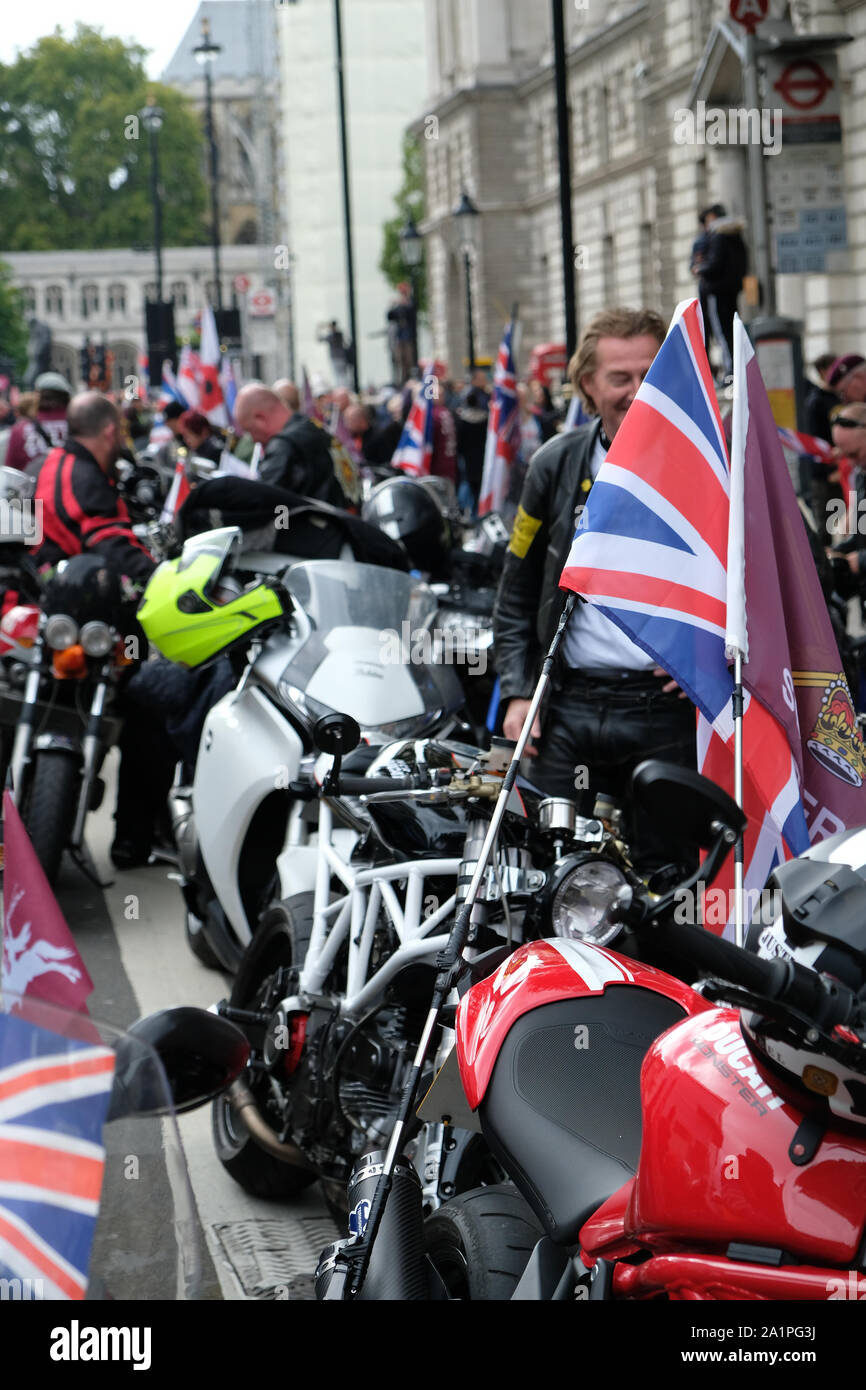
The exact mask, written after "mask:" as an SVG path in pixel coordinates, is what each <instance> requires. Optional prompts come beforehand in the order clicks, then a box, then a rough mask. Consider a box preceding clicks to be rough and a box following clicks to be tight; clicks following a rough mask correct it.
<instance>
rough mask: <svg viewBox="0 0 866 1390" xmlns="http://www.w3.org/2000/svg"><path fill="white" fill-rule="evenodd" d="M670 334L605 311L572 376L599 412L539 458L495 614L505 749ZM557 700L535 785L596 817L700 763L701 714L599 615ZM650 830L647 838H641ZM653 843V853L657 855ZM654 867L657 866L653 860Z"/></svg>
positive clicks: (573, 633) (580, 635)
mask: <svg viewBox="0 0 866 1390" xmlns="http://www.w3.org/2000/svg"><path fill="white" fill-rule="evenodd" d="M665 331H666V326H665V323H664V321H663V320H662V319H661V318H660V317H659V315H658V314H656V313H653V312H652V311H651V310H648V309H621V308H617V309H606V310H603V311H602V312H601V313H599V314H596V316H595V317H594V318H593V319H592V320H591V321H590V323H589V324H588V325H587V327H586V330H585V332H584V334H583V336H582V338H581V341H580V344H579V345H578V349H577V352H576V353H575V355H574V357H573V358H572V360H571V362H570V363H569V377H570V379H571V383H572V386H573V388H574V390H576V391H578V392H579V393H580V395H581V397H582V399H583V401H584V403H585V405H586V406H587V407H588V408H589V409H590V410H591V411H593V412H594V414H595V419H594V420H592V421H590V423H589V424H586V425H582V426H581V427H580V428H579V429H577V430H573V431H570V432H569V433H567V434H559V435H556V436H555V437H554V438H553V439H550V440H548V442H547V443H546V444H544V445H542V447H541V448H540V449H539V450H538V452H537V453H536V454H535V455H534V457H533V459H532V463H531V465H530V468H529V472H528V474H527V476H526V481H525V483H524V485H523V492H522V494H521V497H520V505H519V507H518V509H517V516H516V518H515V521H514V527H513V530H512V534H511V540H510V542H509V546H508V551H507V552H506V557H505V564H504V568H503V572H502V579H501V582H500V585H499V592H498V594H497V599H496V610H495V613H494V633H495V654H496V668H497V672H498V674H499V678H500V682H501V699H502V705H503V708H504V710H505V715H504V721H503V729H504V733H505V736H506V738H510V739H516V738H517V737H518V735H519V733H520V730H521V728H522V727H523V721H524V719H525V717H526V713H527V711H528V709H529V704H530V700H531V696H532V692H533V690H534V688H535V685H536V682H537V680H538V675H539V672H540V668H541V663H542V661H543V659H544V656H545V654H546V652H547V649H548V647H549V646H550V642H551V640H552V638H553V634H554V632H555V631H556V627H557V624H558V622H559V618H560V615H561V613H562V608H563V605H564V602H565V595H564V593H563V592H562V591H561V590H560V588H559V580H560V577H561V575H562V571H563V568H564V566H565V562H566V559H567V557H568V553H569V550H570V547H571V542H572V539H573V537H574V532H575V529H576V526H577V523H578V521H579V518H580V515H581V513H582V510H583V506H584V504H585V503H586V500H587V496H588V494H589V490H590V488H591V487H592V484H593V481H594V479H595V477H596V475H597V474H598V471H599V469H600V468H601V465H602V463H603V462H604V459H605V456H606V454H607V451H608V449H609V448H610V445H611V442H612V440H613V439H614V437H615V435H616V432H617V430H618V429H619V427H620V425H621V424H622V422H623V420H624V419H625V416H626V412H627V411H628V409H629V406H630V405H631V403H632V401H633V400H634V398H635V396H636V394H637V392H638V389H639V387H640V385H641V382H642V381H643V379H644V377H645V376H646V374H647V372H648V371H649V368H650V365H651V363H652V361H653V358H654V357H655V355H656V353H657V352H658V350H659V347H660V346H661V344H662V342H663V341H664V337H665ZM552 688H553V693H552V696H551V699H550V702H549V705H548V707H547V710H546V712H545V715H544V718H543V721H542V720H536V722H535V725H534V727H533V729H532V739H534V740H536V743H533V742H532V741H530V743H529V744H528V746H527V753H528V755H529V756H530V757H535V758H536V762H535V764H534V766H533V770H532V779H533V781H534V782H535V783H536V784H537V785H538V786H539V787H540V788H542V790H544V791H546V792H547V793H548V794H549V795H551V796H562V797H569V798H570V799H572V800H575V801H577V802H578V804H579V809H580V811H581V813H582V814H591V813H592V807H593V803H594V798H595V794H596V793H598V792H608V793H611V794H612V795H614V796H615V797H616V798H617V799H618V800H620V802H622V801H623V800H624V797H625V795H626V793H627V790H628V782H629V777H630V774H631V772H632V770H633V769H634V767H635V766H636V765H637V763H639V762H640V761H642V759H643V758H647V757H653V756H655V757H662V758H668V759H671V760H672V761H675V762H681V763H691V764H692V765H693V764H694V757H695V752H694V750H695V733H694V717H695V716H694V709H693V707H692V706H691V704H689V703H688V701H687V700H686V699H685V697H682V695H681V692H680V691H679V690H678V689H677V687H676V685H675V683H674V682H673V681H672V680H671V679H670V678H669V676H667V675H666V673H665V672H663V671H661V670H660V669H659V668H658V667H656V665H655V663H654V661H653V660H652V658H651V657H649V656H647V654H646V652H644V651H643V650H642V649H641V648H640V647H638V646H636V645H635V644H634V643H633V642H632V641H631V640H630V639H629V638H628V637H626V635H625V633H624V632H622V630H621V629H620V628H618V627H617V626H616V625H615V624H614V623H612V622H611V621H610V619H608V618H607V617H605V615H604V614H603V613H601V612H600V611H599V610H598V609H597V608H594V607H592V606H591V605H590V604H579V605H578V607H577V608H576V609H575V611H574V613H573V614H572V617H571V619H570V622H569V625H568V628H567V630H566V635H565V638H564V640H563V643H562V645H561V647H560V658H559V662H558V665H557V668H556V670H555V672H554V676H553V680H552ZM642 829H644V828H643V827H642ZM651 839H652V837H651V835H650V834H648V833H647V834H645V835H644V837H643V843H644V849H645V850H646V851H647V852H648V853H650V852H651V851H652V850H653V848H654V847H653V846H652V845H651ZM650 857H654V856H653V855H652V854H651V853H650Z"/></svg>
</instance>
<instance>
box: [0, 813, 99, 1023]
mask: <svg viewBox="0 0 866 1390" xmlns="http://www.w3.org/2000/svg"><path fill="white" fill-rule="evenodd" d="M3 829H4V844H3V856H4V859H3V968H2V985H3V988H4V989H7V990H10V991H11V992H12V993H13V994H20V995H27V996H28V997H29V998H38V999H43V1000H44V1001H45V1002H46V1003H47V1004H54V1005H55V1006H57V1007H58V1008H62V1009H67V1010H69V1012H70V1013H84V1014H86V1013H87V1004H86V1000H87V997H88V995H90V994H91V993H92V992H93V981H92V980H91V978H90V976H89V975H88V973H87V969H86V967H85V964H84V961H83V960H82V959H81V956H80V955H79V954H78V948H77V946H76V945H75V942H74V940H73V938H72V933H71V932H70V930H69V928H68V926H67V925H66V921H65V919H64V916H63V913H62V912H61V911H60V907H59V906H58V903H57V899H56V898H55V896H54V894H53V893H52V891H51V887H50V885H49V883H48V879H47V878H46V877H45V873H44V870H43V868H42V865H41V864H40V863H39V860H38V859H37V857H36V851H35V850H34V848H33V846H32V844H31V843H30V837H29V836H28V834H27V831H26V830H25V829H24V825H23V823H22V821H21V817H20V815H19V814H18V810H17V808H16V806H15V802H14V801H13V800H12V797H11V795H10V794H9V792H8V791H7V792H4V793H3Z"/></svg>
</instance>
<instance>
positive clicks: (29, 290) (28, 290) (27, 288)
mask: <svg viewBox="0 0 866 1390" xmlns="http://www.w3.org/2000/svg"><path fill="white" fill-rule="evenodd" d="M21 307H22V309H23V310H24V312H25V314H35V313H36V291H35V290H34V288H33V286H32V285H23V286H22V288H21Z"/></svg>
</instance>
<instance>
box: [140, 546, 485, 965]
mask: <svg viewBox="0 0 866 1390" xmlns="http://www.w3.org/2000/svg"><path fill="white" fill-rule="evenodd" d="M240 547H241V533H240V531H239V530H238V529H237V528H225V529H224V530H223V531H217V532H210V533H207V534H206V535H204V536H197V537H195V538H194V539H193V540H191V541H188V542H187V544H186V546H185V547H184V551H183V555H182V556H181V558H180V560H179V561H174V562H169V563H170V565H172V566H173V567H174V573H176V574H177V587H178V590H180V589H181V588H182V587H183V582H185V576H186V574H187V573H191V572H192V570H191V569H190V566H191V565H192V564H193V563H194V562H195V561H196V559H197V558H198V557H200V556H201V555H202V554H203V553H204V552H205V551H207V553H209V554H210V555H211V556H214V557H220V558H215V559H214V562H213V567H212V568H213V573H212V577H211V580H210V581H209V585H208V587H207V590H206V591H205V592H204V594H203V596H200V595H196V596H195V602H193V603H192V604H187V606H186V607H184V597H185V596H184V595H181V596H180V601H179V611H178V612H177V614H176V618H175V622H178V621H180V622H181V623H182V622H183V621H184V614H188V616H187V617H186V619H185V621H186V622H187V623H188V624H189V630H190V632H191V633H192V634H195V633H196V632H197V631H198V630H200V628H201V625H202V624H203V623H206V622H210V621H211V620H212V621H213V622H215V623H220V624H221V625H222V628H223V629H224V631H225V637H224V641H225V648H228V647H229V646H230V645H235V646H236V647H237V645H238V638H237V636H236V632H235V629H234V628H233V626H232V621H231V617H232V613H233V612H235V611H237V612H239V613H241V614H242V613H243V612H244V611H245V606H249V607H252V605H251V604H250V596H251V595H253V596H255V595H257V594H259V593H260V592H261V590H262V588H263V587H264V586H270V587H271V589H275V590H279V592H280V593H281V594H282V595H283V614H282V615H281V616H280V617H279V618H277V619H271V620H269V621H267V622H265V623H262V624H261V625H260V626H259V627H258V628H257V629H256V630H255V631H252V632H250V631H249V630H247V631H246V632H245V635H244V644H245V647H246V661H245V665H244V667H243V671H242V674H241V676H240V680H239V682H238V684H237V687H236V688H235V689H234V690H232V691H230V692H229V693H228V694H227V695H225V696H224V697H223V698H222V699H221V700H219V702H218V703H217V704H215V705H214V706H213V708H212V709H211V710H210V711H209V712H208V714H207V716H206V718H205V721H204V726H203V730H202V735H201V741H200V744H199V750H198V757H197V760H196V765H195V777H194V781H193V784H192V786H191V787H182V786H181V787H177V788H175V790H174V791H173V793H172V795H171V798H170V806H171V811H172V821H173V825H174V831H175V839H176V843H177V847H178V854H179V866H180V874H179V876H178V878H179V882H180V885H181V888H182V891H183V894H184V898H185V901H186V929H187V937H188V941H189V944H190V946H191V948H192V950H193V951H194V953H195V954H196V955H197V956H198V957H199V959H201V960H202V961H203V962H204V963H205V964H207V965H210V966H213V967H216V968H223V969H226V970H228V971H230V972H234V971H235V970H236V969H237V967H238V964H239V962H240V959H241V956H242V954H243V952H244V949H245V948H246V946H247V945H248V944H249V942H250V940H251V939H252V936H253V932H254V930H255V927H256V923H257V921H258V918H259V915H260V913H261V911H262V909H263V908H264V907H265V905H266V904H267V903H268V902H269V901H270V900H271V899H272V898H275V897H276V898H282V897H285V896H287V895H288V893H290V892H296V891H298V890H297V887H296V886H295V885H296V879H295V878H294V877H293V874H294V865H295V863H296V861H297V862H300V859H301V856H300V851H301V850H302V848H303V847H304V846H305V845H307V844H308V843H309V842H310V840H311V838H312V839H313V840H314V839H315V835H316V831H317V816H318V807H317V806H313V805H311V803H310V802H309V800H308V799H304V797H302V796H299V795H298V794H297V793H298V786H299V780H300V779H303V778H304V777H306V775H307V773H308V772H309V770H310V769H311V768H312V766H313V764H314V763H315V760H316V756H317V754H316V751H315V747H314V741H313V729H314V726H315V725H316V723H317V722H318V721H319V720H320V719H321V718H322V717H323V716H324V715H327V714H332V713H335V712H337V711H339V710H341V709H343V710H349V711H351V712H352V715H353V717H354V718H355V719H356V720H357V723H358V724H359V726H360V729H361V736H362V740H363V742H362V744H361V746H360V747H359V749H358V750H357V752H356V753H355V754H353V757H352V768H353V769H354V770H357V771H360V772H362V771H363V769H364V767H365V766H366V765H367V763H368V762H369V761H370V760H371V759H372V757H373V756H374V752H375V749H376V748H377V747H378V746H381V745H383V744H385V743H388V742H393V740H395V739H398V738H421V737H423V736H428V735H430V734H433V733H437V734H442V735H445V734H447V733H449V732H451V731H458V732H460V731H462V728H463V726H462V725H461V722H460V719H459V711H460V708H461V706H462V704H463V693H462V690H461V686H460V683H459V681H458V679H457V677H456V675H455V672H454V670H453V668H452V667H450V666H446V665H438V664H433V663H427V664H421V663H419V662H417V661H413V660H412V659H411V656H412V652H411V644H410V643H408V642H405V641H404V637H405V634H406V633H407V632H411V633H413V634H417V633H419V632H424V631H429V629H430V627H431V625H432V623H433V621H434V619H435V615H436V612H437V602H436V598H435V596H434V594H433V593H432V592H431V590H430V589H429V588H428V586H427V585H425V584H423V583H419V582H418V581H416V580H414V579H413V578H412V577H411V576H409V575H407V574H402V573H400V572H398V571H396V570H390V569H385V568H381V567H378V566H374V565H364V564H359V563H357V562H355V561H344V560H311V561H304V562H300V563H299V562H297V561H294V560H292V559H291V557H287V556H281V555H275V554H272V553H268V554H265V553H262V554H251V553H247V554H245V555H242V554H241V549H240ZM245 572H246V573H252V574H254V575H255V576H256V578H255V579H254V580H253V582H252V584H251V585H248V586H247V587H246V588H242V587H241V585H240V583H239V577H242V575H243V574H244V573H245ZM157 573H159V572H157ZM263 575H268V576H269V577H268V578H266V579H264V580H263V579H262V576H263ZM151 583H153V581H151ZM148 592H149V590H148ZM147 598H148V595H147V593H146V594H145V603H144V604H143V606H142V609H141V610H140V614H139V616H140V618H141V621H142V626H143V627H144V628H145V631H146V632H147V633H148V636H149V637H150V638H151V640H153V641H154V643H155V645H156V646H157V647H158V649H159V650H162V651H165V654H166V655H169V656H172V655H173V654H172V652H170V651H169V650H168V649H167V648H166V647H165V646H164V645H161V638H160V636H159V635H158V634H157V633H155V632H154V630H153V624H152V622H149V609H148V605H147ZM209 603H210V604H211V605H212V607H211V612H210V613H208V611H207V605H208V604H209ZM178 631H179V632H180V633H181V637H182V633H183V629H182V626H181V627H179V628H176V630H175V632H174V634H173V635H174V637H175V639H176V638H177V633H178ZM220 640H223V639H220ZM175 659H179V658H178V657H176V654H175ZM336 833H337V834H338V835H341V834H342V835H345V836H350V837H351V836H352V835H353V834H354V833H355V832H352V831H349V830H344V831H339V832H336ZM290 880H291V886H289V884H290ZM309 886H310V887H312V882H311V883H310V885H309Z"/></svg>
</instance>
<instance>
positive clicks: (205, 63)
mask: <svg viewBox="0 0 866 1390" xmlns="http://www.w3.org/2000/svg"><path fill="white" fill-rule="evenodd" d="M201 33H202V40H201V43H199V44H196V46H195V48H194V49H193V53H194V54H195V60H196V62H197V63H200V64H201V66H202V67H203V68H204V90H205V115H206V120H207V138H208V145H209V146H210V197H211V223H212V227H211V240H212V242H213V268H214V279H215V281H216V308H217V309H218V310H220V309H222V307H223V291H222V277H221V274H220V221H219V156H218V153H217V146H216V140H215V138H214V125H213V79H212V77H211V65H212V64H213V63H214V62H215V60H216V58H217V57H218V56H219V54H220V53H222V47H221V45H220V44H218V43H214V42H213V40H212V39H211V36H210V21H209V20H208V19H203V20H202V22H201Z"/></svg>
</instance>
